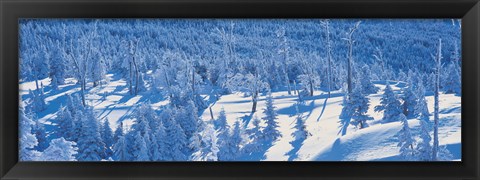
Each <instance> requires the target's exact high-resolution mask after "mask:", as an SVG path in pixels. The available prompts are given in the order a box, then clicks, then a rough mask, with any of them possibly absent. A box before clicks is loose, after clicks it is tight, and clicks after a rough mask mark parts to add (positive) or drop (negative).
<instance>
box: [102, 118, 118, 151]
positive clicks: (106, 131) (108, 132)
mask: <svg viewBox="0 0 480 180" xmlns="http://www.w3.org/2000/svg"><path fill="white" fill-rule="evenodd" d="M100 134H101V137H102V140H103V143H105V147H106V149H105V157H104V159H108V158H109V157H111V156H112V155H113V152H112V145H113V144H114V143H115V142H114V141H113V132H112V128H110V122H108V119H105V121H104V123H103V125H102V129H101V133H100Z"/></svg>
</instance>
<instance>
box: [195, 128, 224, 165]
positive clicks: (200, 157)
mask: <svg viewBox="0 0 480 180" xmlns="http://www.w3.org/2000/svg"><path fill="white" fill-rule="evenodd" d="M217 135H218V131H215V129H214V128H213V126H212V125H210V124H208V125H206V126H205V129H204V130H203V132H202V138H201V139H202V144H203V146H202V147H201V148H200V150H199V151H197V152H195V153H194V154H193V158H192V160H194V161H218V155H217V154H218V152H219V151H220V150H219V147H218V138H217Z"/></svg>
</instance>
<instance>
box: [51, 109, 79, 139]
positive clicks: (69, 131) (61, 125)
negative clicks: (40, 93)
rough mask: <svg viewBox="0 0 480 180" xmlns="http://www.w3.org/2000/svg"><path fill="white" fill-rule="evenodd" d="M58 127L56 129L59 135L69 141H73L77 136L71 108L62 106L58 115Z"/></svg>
mask: <svg viewBox="0 0 480 180" xmlns="http://www.w3.org/2000/svg"><path fill="white" fill-rule="evenodd" d="M57 124H58V128H57V130H56V131H55V132H56V133H58V137H63V138H65V140H67V141H72V140H73V139H74V136H75V123H74V122H73V117H72V114H71V112H70V110H69V109H68V108H66V107H61V108H60V110H59V112H58V115H57Z"/></svg>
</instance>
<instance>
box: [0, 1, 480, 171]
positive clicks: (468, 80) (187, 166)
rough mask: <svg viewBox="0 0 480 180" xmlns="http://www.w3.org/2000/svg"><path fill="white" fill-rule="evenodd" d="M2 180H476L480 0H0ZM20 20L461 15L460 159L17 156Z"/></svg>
mask: <svg viewBox="0 0 480 180" xmlns="http://www.w3.org/2000/svg"><path fill="white" fill-rule="evenodd" d="M0 12H1V14H0V16H1V17H0V19H1V37H0V42H1V48H0V54H1V61H0V68H1V69H0V72H1V74H0V178H1V179H69V178H70V179H105V178H112V179H147V178H153V179H162V178H164V179H169V178H176V179H177V178H178V179H212V178H217V179H472V180H474V179H479V178H480V173H479V171H480V170H479V169H480V166H479V162H480V159H479V158H480V152H479V150H480V143H479V142H480V138H479V137H480V133H479V130H480V123H479V122H478V121H479V115H480V114H479V112H480V111H479V109H480V108H479V106H478V105H479V102H480V99H479V98H480V96H479V93H480V91H479V86H480V83H479V75H480V73H479V70H480V67H479V60H480V2H479V1H478V0H298V1H294V0H176V1H174V0H141V1H134V0H122V1H120V0H82V1H78V0H63V1H60V0H38V1H32V0H1V1H0ZM19 18H461V19H462V60H463V61H462V72H463V73H462V162H162V163H159V162H148V163H147V162H141V163H138V162H53V163H52V162H18V19H19Z"/></svg>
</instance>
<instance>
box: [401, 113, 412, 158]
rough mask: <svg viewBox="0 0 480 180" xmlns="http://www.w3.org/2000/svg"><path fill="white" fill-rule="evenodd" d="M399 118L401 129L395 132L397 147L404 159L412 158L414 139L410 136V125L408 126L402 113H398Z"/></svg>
mask: <svg viewBox="0 0 480 180" xmlns="http://www.w3.org/2000/svg"><path fill="white" fill-rule="evenodd" d="M399 120H400V122H401V123H402V129H400V131H399V132H398V133H397V135H398V140H399V142H398V145H397V146H398V147H400V156H401V157H402V158H403V159H404V160H413V158H414V148H413V146H414V143H415V140H414V139H413V137H412V133H411V132H410V127H409V126H408V121H407V117H406V116H405V115H404V114H400V116H399Z"/></svg>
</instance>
